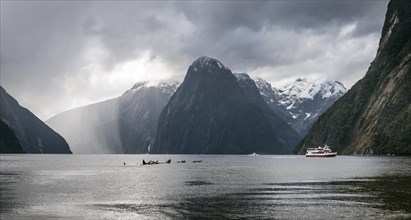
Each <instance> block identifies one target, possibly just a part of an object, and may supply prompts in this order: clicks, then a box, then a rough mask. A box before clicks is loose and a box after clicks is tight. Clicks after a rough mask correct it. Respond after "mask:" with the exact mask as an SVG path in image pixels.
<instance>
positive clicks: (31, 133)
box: [0, 87, 71, 154]
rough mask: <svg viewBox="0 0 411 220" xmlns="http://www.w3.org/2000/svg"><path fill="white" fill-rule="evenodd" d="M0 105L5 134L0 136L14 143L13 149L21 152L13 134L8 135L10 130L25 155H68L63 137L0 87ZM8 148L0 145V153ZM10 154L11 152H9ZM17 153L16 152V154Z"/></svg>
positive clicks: (68, 151) (67, 148)
mask: <svg viewBox="0 0 411 220" xmlns="http://www.w3.org/2000/svg"><path fill="white" fill-rule="evenodd" d="M0 95H1V105H0V116H1V121H2V122H4V124H5V125H6V126H4V125H3V123H2V133H3V129H4V131H5V132H6V133H5V134H2V135H7V136H8V138H7V139H8V140H10V141H12V142H13V143H14V147H13V149H16V150H17V151H18V152H21V151H20V150H19V149H18V148H16V147H17V143H15V140H13V137H12V136H13V134H12V133H10V130H9V129H7V127H8V128H10V129H11V130H12V131H13V133H14V134H15V136H16V137H17V140H18V142H19V144H20V146H21V148H22V150H23V151H24V152H26V153H47V154H70V153H71V151H70V148H69V146H68V144H67V143H66V141H65V140H64V138H63V137H61V136H60V135H59V134H57V133H56V132H55V131H54V130H52V129H51V128H50V127H48V126H47V125H46V124H44V122H42V121H41V120H40V119H39V118H37V117H36V116H35V115H34V114H33V113H31V112H30V111H29V110H27V109H26V108H24V107H22V106H20V104H19V103H18V102H17V101H16V100H15V99H14V98H13V97H12V96H10V95H9V94H8V93H7V92H6V90H4V89H3V87H0ZM7 147H8V146H5V145H4V146H3V144H2V145H1V148H2V149H1V151H2V152H3V151H5V150H6V148H7ZM10 153H11V152H10ZM16 153H17V152H16Z"/></svg>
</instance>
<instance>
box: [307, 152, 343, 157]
mask: <svg viewBox="0 0 411 220" xmlns="http://www.w3.org/2000/svg"><path fill="white" fill-rule="evenodd" d="M305 156H306V157H335V156H337V153H336V152H332V153H323V154H306V155H305Z"/></svg>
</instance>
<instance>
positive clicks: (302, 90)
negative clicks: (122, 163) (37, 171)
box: [47, 57, 346, 154]
mask: <svg viewBox="0 0 411 220" xmlns="http://www.w3.org/2000/svg"><path fill="white" fill-rule="evenodd" d="M200 72H201V73H200ZM220 72H221V74H220ZM220 84H221V85H220ZM179 86H180V85H179V84H178V83H170V84H166V83H153V82H140V83H137V84H135V85H134V86H133V88H131V89H130V90H128V91H126V92H125V93H124V94H123V95H122V96H120V97H118V98H114V99H111V100H107V101H104V102H100V103H95V104H92V105H88V106H84V107H80V108H76V109H73V110H69V111H66V112H63V113H61V114H58V115H56V116H54V117H53V118H51V119H49V120H47V124H48V125H50V126H51V127H52V128H54V129H55V130H56V131H58V132H59V133H60V134H62V135H63V136H64V137H65V138H66V140H67V141H68V143H69V144H70V146H71V149H72V150H73V152H75V153H216V154H218V153H253V152H257V151H258V152H259V153H292V149H293V148H294V146H295V145H296V144H297V143H298V142H299V140H300V139H301V138H302V137H303V135H304V134H305V132H306V131H307V129H309V127H310V126H311V125H312V123H313V122H314V121H315V120H316V119H317V118H318V116H319V115H321V113H322V112H324V111H325V109H326V108H328V107H329V106H330V105H331V104H332V103H333V102H334V101H335V100H337V99H338V98H339V97H341V96H342V95H343V94H344V93H345V91H346V89H345V88H344V86H343V85H342V84H341V83H339V82H336V81H326V80H315V81H309V80H307V79H298V80H297V81H296V82H294V83H292V84H289V85H286V86H285V87H284V88H281V89H276V88H273V87H272V86H271V85H270V84H269V83H268V82H266V81H264V80H263V79H261V78H257V80H254V79H252V78H251V77H250V76H248V75H247V74H245V73H241V74H238V73H235V74H233V73H231V71H230V70H229V69H228V68H227V67H225V66H224V65H223V64H222V63H221V62H220V61H218V60H215V59H213V58H209V57H201V58H199V59H198V60H196V61H195V62H194V63H193V64H192V65H191V66H190V68H189V70H188V72H187V76H186V79H185V80H184V86H180V87H179ZM177 88H179V89H178V90H177ZM227 89H228V91H229V92H230V93H227V92H226V90H227ZM176 91H177V92H176ZM174 93H175V94H174ZM173 94H174V95H173ZM172 95H173V97H174V96H175V98H172V100H170V97H171V96H172ZM228 95H231V96H228ZM169 100H170V102H169ZM193 103H195V104H193ZM199 106H202V107H201V108H200V107H199ZM234 107H235V108H234ZM163 108H165V109H164V110H163ZM252 109H254V110H252ZM162 110H163V111H165V112H167V113H169V114H170V115H167V116H163V118H162V119H161V120H160V123H158V120H159V117H160V113H161V111H162ZM219 111H220V112H219ZM238 111H248V114H249V116H246V115H245V113H240V112H238ZM164 114H166V113H164ZM172 114H174V115H172ZM190 114H191V115H190ZM239 114H243V115H242V117H244V118H245V119H250V121H248V122H247V120H244V119H240V118H237V117H238V116H239ZM176 117H177V118H176ZM193 117H194V118H193ZM253 117H254V121H253V120H252V118H253ZM209 120H211V121H209ZM223 121H224V122H223ZM234 122H235V123H234ZM236 123H237V124H236ZM241 123H244V124H241ZM247 123H248V124H247ZM223 125H224V126H225V125H227V126H228V125H230V126H232V127H225V128H223ZM157 126H160V127H159V129H160V135H157ZM167 126H172V128H170V129H169V130H167V129H168V127H167ZM184 126H187V127H184ZM219 126H220V127H219ZM256 126H257V127H256ZM264 126H265V128H264V129H262V128H263V127H264ZM183 127H184V128H183ZM241 127H242V128H241ZM253 127H255V128H254V129H251V128H253ZM245 128H247V129H248V130H250V129H251V130H253V132H255V133H253V134H251V133H247V132H245V131H244V130H247V129H245ZM210 129H211V130H210ZM262 130H264V131H262ZM181 132H187V133H184V134H180V133H181ZM213 132H214V133H213ZM224 132H229V133H230V134H228V133H227V134H225V133H224ZM236 132H237V133H238V134H235V133H236ZM241 132H243V133H241ZM257 132H260V134H257ZM263 133H264V134H263ZM156 135H157V138H156ZM201 135H206V137H202V136H201ZM207 135H208V136H207ZM258 135H260V136H258ZM240 136H241V138H240ZM252 136H254V137H253V138H254V139H255V140H251V139H252V138H249V139H250V140H243V137H252ZM189 137H190V138H192V140H189ZM167 138H168V139H169V140H166V139H167ZM179 138H182V139H184V140H177V139H179ZM156 139H158V141H156V144H154V143H155V140H156ZM257 139H258V141H257ZM234 140H236V141H238V143H237V142H234ZM171 142H172V143H171ZM174 142H175V143H176V144H174ZM245 143H247V144H248V145H250V143H251V144H252V145H250V146H248V147H245V146H242V145H243V144H245ZM218 144H220V145H224V146H226V147H222V146H217V145H218ZM177 145H178V146H177ZM229 145H230V146H229ZM164 146H167V147H164ZM173 146H174V147H175V148H174V147H173ZM192 146H196V147H194V148H193V147H192ZM268 146H271V147H268Z"/></svg>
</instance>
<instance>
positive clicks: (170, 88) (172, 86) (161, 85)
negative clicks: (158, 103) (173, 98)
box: [125, 81, 180, 93]
mask: <svg viewBox="0 0 411 220" xmlns="http://www.w3.org/2000/svg"><path fill="white" fill-rule="evenodd" d="M179 85H180V83H178V82H171V83H165V82H159V81H141V82H137V83H135V84H134V85H133V87H132V88H131V89H130V90H128V91H126V92H125V93H128V92H133V93H134V92H136V91H138V90H140V89H147V88H150V87H153V88H158V89H160V90H161V91H162V92H163V93H174V92H175V90H176V89H177V88H178V86H179Z"/></svg>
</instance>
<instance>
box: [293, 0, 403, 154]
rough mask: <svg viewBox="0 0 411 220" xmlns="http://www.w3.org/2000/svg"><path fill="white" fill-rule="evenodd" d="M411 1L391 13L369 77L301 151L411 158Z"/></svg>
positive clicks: (329, 114)
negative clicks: (318, 149) (312, 149)
mask: <svg viewBox="0 0 411 220" xmlns="http://www.w3.org/2000/svg"><path fill="white" fill-rule="evenodd" d="M410 11H411V1H407V0H398V1H391V2H390V3H389V4H388V10H387V13H386V18H385V22H384V26H383V29H382V35H381V40H380V44H379V48H378V51H377V55H376V57H375V59H374V61H373V62H372V63H371V66H370V67H369V69H368V71H367V74H366V75H365V77H364V78H363V79H361V80H360V81H358V82H357V83H356V84H355V85H354V86H353V87H352V88H351V89H350V90H349V91H348V92H347V94H346V95H344V96H343V97H342V98H341V99H339V100H338V101H337V102H336V103H335V104H334V105H333V106H332V107H331V108H329V109H328V111H326V112H325V113H324V114H323V115H322V116H321V117H320V118H319V119H318V121H317V122H316V123H315V124H314V125H313V127H312V129H311V130H310V132H309V133H308V134H307V136H306V137H305V138H304V139H303V140H302V141H301V143H300V144H299V145H298V146H297V148H296V152H299V153H300V154H302V153H304V151H305V149H306V148H307V147H315V146H318V145H322V144H325V143H327V144H328V145H331V146H334V149H335V150H337V151H338V152H339V153H343V154H371V155H372V154H378V155H386V154H396V155H410V154H411V70H410V64H411V13H410Z"/></svg>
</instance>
